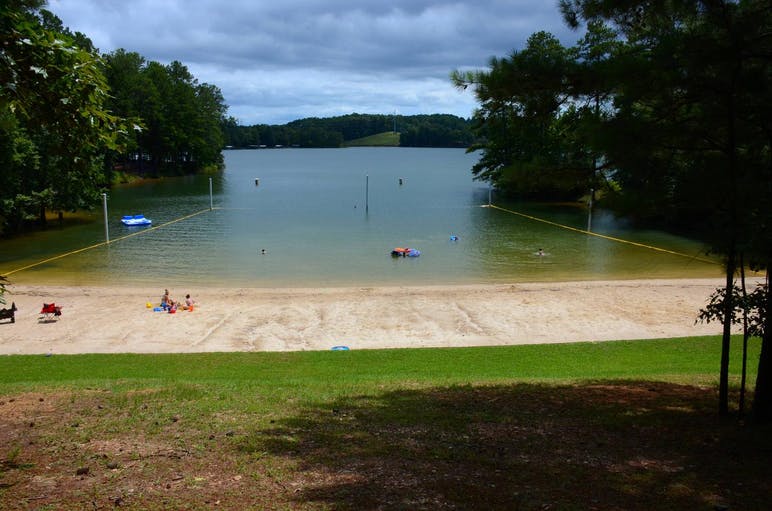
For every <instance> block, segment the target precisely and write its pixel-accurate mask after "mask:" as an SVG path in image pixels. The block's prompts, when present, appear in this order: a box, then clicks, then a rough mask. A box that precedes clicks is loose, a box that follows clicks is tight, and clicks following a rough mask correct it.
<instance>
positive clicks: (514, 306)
mask: <svg viewBox="0 0 772 511" xmlns="http://www.w3.org/2000/svg"><path fill="white" fill-rule="evenodd" d="M720 285H721V281H720V280H719V279H672V280H627V281H598V282H596V281H592V282H553V283H532V284H511V285H471V286H420V287H356V288H354V287H351V288H324V289H292V288H290V289H261V288H227V289H226V288H201V289H190V290H187V289H186V290H182V289H170V292H171V294H172V297H173V298H177V299H180V298H183V297H184V294H185V293H186V292H190V293H191V294H192V295H193V297H194V298H195V299H196V300H197V302H198V304H197V307H196V308H195V310H194V311H193V312H187V311H179V312H177V313H176V314H168V313H163V312H153V311H152V309H147V308H146V303H147V302H152V303H154V304H157V302H158V300H159V299H160V296H161V294H162V292H163V289H161V288H159V289H150V288H127V287H89V286H86V287H80V286H35V285H24V286H11V287H10V289H9V291H10V293H8V294H6V301H7V302H8V304H7V305H6V306H10V303H11V302H12V301H13V302H15V303H16V306H17V307H18V309H19V310H18V311H17V313H16V323H13V324H11V323H9V322H8V320H3V321H0V354H37V353H49V352H50V353H60V354H73V353H127V352H131V353H181V352H215V351H300V350H328V349H330V348H331V347H333V346H339V345H345V346H348V347H349V348H350V349H375V348H402V347H448V346H484V345H513V344H540V343H555V342H576V341H604V340H613V339H643V338H664V337H679V336H690V335H705V334H718V333H720V330H721V327H720V325H719V324H717V323H711V324H709V325H704V324H696V325H695V318H696V315H697V311H698V310H699V308H700V307H702V306H704V305H705V303H706V301H707V297H708V295H709V294H710V293H711V292H712V291H713V290H714V289H715V288H716V287H718V286H720ZM52 301H53V302H56V303H57V304H58V305H62V306H63V309H62V312H63V314H62V316H61V317H60V318H59V320H58V321H56V322H50V323H45V322H40V321H39V312H40V308H41V306H42V304H43V302H52Z"/></svg>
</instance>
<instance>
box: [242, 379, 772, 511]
mask: <svg viewBox="0 0 772 511" xmlns="http://www.w3.org/2000/svg"><path fill="white" fill-rule="evenodd" d="M715 408H716V395H715V389H713V388H702V387H693V386H684V385H677V384H671V383H660V382H640V381H634V382H630V381H617V382H608V381H604V382H586V383H582V384H578V385H562V386H550V385H543V384H524V383H519V384H512V385H494V386H456V387H447V388H429V389H411V390H398V391H389V392H385V393H383V394H380V395H375V396H366V395H362V396H354V397H345V398H341V399H338V400H336V401H331V402H327V403H320V404H318V405H317V406H311V407H308V408H306V409H305V410H304V411H303V412H302V413H300V414H298V415H296V416H294V417H290V418H287V419H285V420H279V421H277V422H275V423H274V424H273V426H274V427H272V428H271V429H266V430H259V431H255V432H252V433H250V434H248V435H246V436H245V437H244V438H243V439H241V441H240V444H239V448H240V449H241V450H242V451H245V452H250V451H261V452H268V453H271V454H273V455H275V456H278V457H283V458H286V459H287V460H289V461H291V462H293V463H294V464H295V465H296V466H297V467H298V470H297V472H296V473H294V475H292V476H290V477H291V478H294V479H293V480H292V481H290V484H291V485H292V487H293V488H294V489H295V490H294V494H293V496H292V497H291V498H292V499H294V500H295V501H297V502H298V503H300V502H304V503H311V502H313V503H319V504H325V505H327V506H330V507H331V508H333V509H358V510H361V509H385V510H391V509H411V510H413V509H493V510H496V509H501V510H504V509H506V510H530V509H604V510H605V509H625V510H636V509H641V510H643V509H646V510H649V509H713V508H722V507H724V506H726V507H728V508H731V509H763V508H765V506H766V505H767V504H768V502H769V501H770V498H772V482H770V479H769V477H768V460H769V456H770V453H772V435H771V434H770V433H772V428H770V427H758V426H754V427H751V426H750V425H744V424H742V423H738V421H737V420H736V419H723V420H722V419H719V418H718V416H717V412H716V410H715Z"/></svg>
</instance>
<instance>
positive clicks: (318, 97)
mask: <svg viewBox="0 0 772 511" xmlns="http://www.w3.org/2000/svg"><path fill="white" fill-rule="evenodd" d="M555 4H556V2H555ZM555 4H553V3H551V2H547V3H545V2H543V1H541V0H529V1H526V0H519V1H517V0H510V1H505V0H463V1H462V0H459V1H440V0H395V1H392V2H383V1H382V0H379V1H366V0H359V1H356V0H282V1H281V2H267V1H262V0H260V1H253V0H231V1H229V2H220V1H219V0H189V1H183V0H160V1H159V0H49V5H48V9H49V10H51V11H52V12H53V13H54V14H56V15H57V16H59V17H60V18H61V19H62V21H63V22H64V24H65V26H68V27H69V28H70V29H71V30H73V31H80V32H83V33H84V34H86V35H87V36H88V37H89V38H91V40H92V41H93V42H94V44H95V45H96V46H97V47H98V48H99V49H100V50H101V51H102V52H110V51H113V50H115V49H118V48H124V49H126V50H127V51H135V52H137V53H139V54H141V55H142V56H144V57H145V58H146V59H148V60H156V61H159V62H162V63H168V62H171V61H172V60H178V61H180V62H182V63H183V64H185V65H186V66H187V67H188V69H189V70H190V71H191V73H193V75H194V76H196V78H198V80H199V81H200V82H206V83H211V84H214V85H216V86H218V87H219V88H220V89H221V90H222V92H223V95H224V97H225V101H226V103H227V104H228V105H229V107H230V108H229V114H230V115H233V116H234V117H236V118H238V119H239V120H240V121H241V122H243V123H246V124H254V123H269V124H274V123H277V124H278V123H285V122H288V121H291V120H294V119H298V118H302V117H327V116H331V115H339V114H346V113H351V112H359V113H390V112H393V111H394V110H397V111H399V112H400V113H401V114H404V115H410V114H417V113H451V114H455V115H460V116H462V117H469V116H470V115H471V114H472V111H473V109H474V107H475V101H474V97H473V96H472V94H471V92H464V93H462V92H459V91H456V90H455V89H454V88H453V86H452V84H451V83H450V80H449V78H448V77H449V74H450V72H451V71H452V70H453V69H467V68H484V67H485V66H486V65H487V62H488V60H489V58H490V57H492V56H504V55H507V54H509V53H510V52H511V51H512V50H513V49H516V48H520V47H522V45H523V43H524V42H525V40H526V39H527V38H528V36H529V35H530V34H532V33H533V32H536V31H538V30H547V31H550V32H552V33H554V34H555V35H557V36H558V37H560V38H561V40H563V41H564V43H566V44H570V43H572V42H573V41H574V40H575V39H576V38H577V36H576V35H574V34H571V33H570V32H569V30H568V29H567V28H565V26H564V25H563V23H562V21H561V19H560V15H559V13H558V9H557V6H556V5H555Z"/></svg>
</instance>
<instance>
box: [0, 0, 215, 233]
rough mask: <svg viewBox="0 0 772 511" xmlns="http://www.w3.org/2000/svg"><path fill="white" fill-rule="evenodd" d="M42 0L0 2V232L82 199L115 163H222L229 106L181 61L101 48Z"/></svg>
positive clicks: (145, 168) (90, 200) (159, 169)
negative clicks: (161, 61)
mask: <svg viewBox="0 0 772 511" xmlns="http://www.w3.org/2000/svg"><path fill="white" fill-rule="evenodd" d="M44 5H45V2H44V1H43V0H7V1H5V2H2V3H0V169H2V171H0V235H2V234H4V233H10V232H16V231H20V230H24V229H26V228H27V227H29V226H30V225H39V226H40V225H45V223H46V218H47V213H51V212H54V213H58V214H59V217H60V218H61V217H62V215H63V213H64V212H66V211H75V210H79V209H89V208H91V207H93V206H94V205H95V204H97V203H98V201H99V199H100V194H101V192H102V191H103V190H104V189H106V187H108V186H109V185H110V183H111V180H112V179H113V174H114V172H115V171H116V169H124V170H131V171H137V172H139V173H141V174H144V175H152V176H159V175H170V174H181V173H186V172H194V171H197V170H200V169H204V168H207V167H217V166H219V165H221V164H222V155H221V152H220V151H221V149H222V146H223V135H222V129H221V127H222V123H223V121H224V117H225V111H226V107H225V105H224V103H223V98H222V94H221V93H220V91H219V90H218V89H217V87H214V86H212V85H208V84H199V83H198V82H197V81H196V79H195V78H194V77H193V76H192V75H191V74H190V73H189V72H188V70H187V69H186V68H185V66H183V65H182V64H181V63H179V62H173V63H171V64H170V65H168V66H164V65H161V64H159V63H157V62H147V61H146V60H145V59H144V58H143V57H141V56H140V55H138V54H136V53H129V52H126V51H124V50H118V51H116V52H114V53H112V54H109V55H104V56H102V55H100V54H99V52H98V51H97V50H96V49H95V48H94V46H93V44H92V42H91V41H90V40H89V39H88V37H86V36H85V35H84V34H81V33H72V32H71V31H70V30H69V29H67V28H66V27H64V26H63V25H62V22H61V20H59V19H58V18H57V17H56V16H55V15H54V14H52V13H51V12H49V11H47V10H45V9H43V6H44Z"/></svg>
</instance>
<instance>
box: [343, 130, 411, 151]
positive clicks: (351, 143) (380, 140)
mask: <svg viewBox="0 0 772 511" xmlns="http://www.w3.org/2000/svg"><path fill="white" fill-rule="evenodd" d="M382 146H387V147H397V146H399V133H398V132H394V131H384V132H383V133H376V134H375V135H370V136H369V137H363V138H357V139H355V140H348V141H346V142H344V143H343V147H382Z"/></svg>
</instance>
